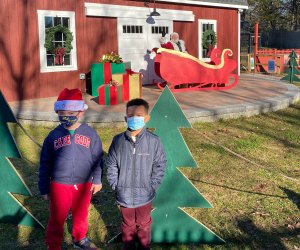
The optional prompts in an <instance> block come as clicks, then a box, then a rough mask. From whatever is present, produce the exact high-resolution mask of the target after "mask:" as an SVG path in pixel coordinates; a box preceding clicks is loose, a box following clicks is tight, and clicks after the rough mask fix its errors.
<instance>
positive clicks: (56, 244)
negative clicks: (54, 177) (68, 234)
mask: <svg viewBox="0 0 300 250" xmlns="http://www.w3.org/2000/svg"><path fill="white" fill-rule="evenodd" d="M90 189H91V183H83V184H77V185H76V186H74V185H66V184H60V183H57V182H54V181H53V182H51V186H50V218H49V222H48V226H47V231H46V244H47V245H48V247H49V249H53V250H54V249H55V250H60V249H61V242H62V240H63V239H64V223H65V220H66V218H67V215H68V212H69V211H70V209H71V210H72V218H73V228H72V237H73V238H74V240H75V241H79V240H81V239H82V238H84V237H86V233H87V231H88V209H89V205H90V201H91V197H92V193H91V191H90Z"/></svg>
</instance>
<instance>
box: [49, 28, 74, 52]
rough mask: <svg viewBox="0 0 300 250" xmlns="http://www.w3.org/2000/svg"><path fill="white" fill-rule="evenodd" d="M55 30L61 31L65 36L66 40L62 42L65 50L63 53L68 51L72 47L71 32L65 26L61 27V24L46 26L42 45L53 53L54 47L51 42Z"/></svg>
mask: <svg viewBox="0 0 300 250" xmlns="http://www.w3.org/2000/svg"><path fill="white" fill-rule="evenodd" d="M56 32H61V33H63V34H64V35H65V36H66V40H65V42H64V46H63V48H64V50H65V53H69V52H70V51H71V50H72V49H73V46H72V41H73V34H72V32H71V31H70V30H69V29H68V28H67V27H63V26H62V25H57V26H53V27H50V28H46V37H45V44H44V47H45V48H46V49H47V50H48V51H50V52H51V53H52V54H55V50H56V47H55V46H54V44H53V40H54V36H55V33H56Z"/></svg>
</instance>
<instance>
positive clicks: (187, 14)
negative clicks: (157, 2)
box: [84, 3, 195, 22]
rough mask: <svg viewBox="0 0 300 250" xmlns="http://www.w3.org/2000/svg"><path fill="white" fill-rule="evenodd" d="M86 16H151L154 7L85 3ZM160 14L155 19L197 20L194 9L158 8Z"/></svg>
mask: <svg viewBox="0 0 300 250" xmlns="http://www.w3.org/2000/svg"><path fill="white" fill-rule="evenodd" d="M84 5H85V14H86V16H101V17H117V18H138V17H139V18H141V16H145V17H147V16H149V14H150V12H151V11H152V8H148V7H147V8H146V7H135V6H123V5H114V4H98V3H85V4H84ZM157 11H158V12H159V13H160V16H155V19H158V20H160V19H165V20H173V21H186V22H193V21H195V15H194V14H193V11H187V10H167V9H157Z"/></svg>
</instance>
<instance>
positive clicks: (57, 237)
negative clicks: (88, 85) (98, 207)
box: [38, 88, 103, 250]
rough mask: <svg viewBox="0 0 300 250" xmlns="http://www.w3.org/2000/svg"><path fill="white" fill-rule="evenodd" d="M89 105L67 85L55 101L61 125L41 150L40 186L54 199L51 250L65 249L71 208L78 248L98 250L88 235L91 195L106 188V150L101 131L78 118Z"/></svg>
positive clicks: (48, 237)
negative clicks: (102, 177)
mask: <svg viewBox="0 0 300 250" xmlns="http://www.w3.org/2000/svg"><path fill="white" fill-rule="evenodd" d="M87 108H88V106H87V105H86V104H85V102H84V100H83V98H82V93H81V91H80V90H79V89H67V88H65V89H64V90H63V91H62V92H61V93H60V94H59V96H58V99H57V101H56V102H55V103H54V111H55V112H56V113H57V114H58V118H59V121H60V123H61V124H60V125H59V126H57V127H56V128H55V129H54V130H52V131H51V132H50V133H49V135H48V136H47V137H46V139H45V141H44V144H43V148H42V151H41V156H40V166H39V183H38V185H39V190H40V193H41V195H42V196H43V198H44V199H46V200H47V199H48V198H49V199H50V218H49V222H48V226H47V231H46V244H47V246H48V249H51V250H61V242H62V240H63V239H64V223H65V220H66V218H67V215H68V213H69V210H71V211H72V219H73V228H72V238H73V245H74V247H75V248H77V249H97V248H96V247H93V246H92V245H93V244H92V243H91V242H90V241H89V239H88V238H87V237H86V234H87V231H88V208H89V205H90V201H91V197H92V195H93V194H95V193H97V192H98V191H100V190H101V188H102V184H101V175H102V156H103V151H102V143H101V140H100V138H99V136H98V134H97V132H96V131H95V130H94V129H92V128H91V127H89V126H88V125H86V124H81V123H80V122H79V121H78V119H79V118H80V117H82V116H83V114H84V111H85V110H86V109H87Z"/></svg>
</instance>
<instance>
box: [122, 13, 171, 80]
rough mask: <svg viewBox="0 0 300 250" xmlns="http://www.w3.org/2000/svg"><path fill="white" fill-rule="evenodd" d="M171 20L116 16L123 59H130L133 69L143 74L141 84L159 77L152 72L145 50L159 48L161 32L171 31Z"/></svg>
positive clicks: (152, 64) (149, 59)
mask: <svg viewBox="0 0 300 250" xmlns="http://www.w3.org/2000/svg"><path fill="white" fill-rule="evenodd" d="M172 31H173V22H172V21H170V20H154V19H152V18H149V17H148V18H145V19H135V18H118V47H119V54H120V56H121V57H122V58H123V60H124V61H130V62H131V67H132V70H133V71H136V72H141V73H142V74H143V76H144V77H143V84H144V85H146V84H152V82H153V79H156V80H158V79H159V77H158V76H157V75H156V74H155V72H154V63H153V59H151V58H150V55H149V53H147V50H150V51H151V50H152V48H155V47H157V48H159V47H160V43H159V39H160V38H161V34H162V33H163V32H166V33H171V32H172Z"/></svg>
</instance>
